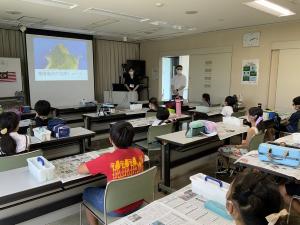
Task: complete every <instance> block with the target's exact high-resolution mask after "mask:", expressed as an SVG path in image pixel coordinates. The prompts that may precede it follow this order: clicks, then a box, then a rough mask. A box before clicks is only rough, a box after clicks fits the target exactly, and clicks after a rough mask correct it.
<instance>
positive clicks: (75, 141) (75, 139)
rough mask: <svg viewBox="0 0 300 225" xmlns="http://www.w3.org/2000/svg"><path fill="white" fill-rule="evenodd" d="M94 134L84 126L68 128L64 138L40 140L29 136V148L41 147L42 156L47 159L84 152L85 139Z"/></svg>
mask: <svg viewBox="0 0 300 225" xmlns="http://www.w3.org/2000/svg"><path fill="white" fill-rule="evenodd" d="M94 136H95V132H93V131H90V130H87V129H85V128H82V127H76V128H70V136H69V137H65V138H54V137H51V139H50V140H49V141H41V140H39V139H37V138H36V137H34V136H31V137H30V146H29V149H30V150H36V149H42V150H43V152H44V156H45V157H46V158H47V159H54V158H59V157H65V156H68V155H74V154H79V153H84V152H85V149H86V140H88V139H90V138H92V137H94ZM67 147H68V148H67ZM74 147H75V148H74ZM68 150H69V151H68Z"/></svg>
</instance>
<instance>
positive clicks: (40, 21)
mask: <svg viewBox="0 0 300 225" xmlns="http://www.w3.org/2000/svg"><path fill="white" fill-rule="evenodd" d="M37 1H45V0H37ZM50 1H51V0H50ZM59 1H64V2H68V3H74V4H77V5H78V6H77V7H75V8H73V9H65V8H60V7H53V6H46V5H41V4H36V3H29V2H26V1H22V0H0V24H2V26H3V25H4V24H6V26H7V25H8V26H11V27H17V26H18V25H20V24H23V25H25V26H27V27H33V28H41V29H51V30H62V31H69V32H76V33H87V34H94V35H98V36H101V37H103V38H113V39H119V40H122V38H123V37H124V36H126V37H128V40H131V41H134V40H137V41H138V40H145V39H159V38H167V37H173V36H180V35H187V34H191V33H202V32H208V31H215V30H221V29H229V28H236V27H245V26H251V25H260V24H268V23H276V22H284V21H289V20H299V19H300V0H272V2H275V3H278V4H280V5H282V6H284V7H287V8H289V9H290V10H293V11H294V12H296V15H294V16H290V17H281V18H279V17H275V16H272V15H269V14H266V13H264V12H261V11H258V10H255V9H252V8H250V7H248V6H246V5H244V4H243V3H244V2H248V1H250V0H156V1H155V0H59ZM157 2H160V3H163V4H164V6H162V7H157V6H155V3H157ZM88 8H97V9H103V10H108V11H112V12H114V13H119V14H126V15H130V16H134V17H138V18H145V19H150V20H149V21H145V22H140V21H139V19H137V20H135V19H129V18H122V16H121V17H120V16H116V15H110V16H109V15H105V16H104V15H102V14H98V13H91V12H85V10H86V9H88ZM188 10H196V11H198V13H197V14H192V15H187V14H185V11H188ZM7 11H17V12H20V14H17V15H15V14H11V13H7ZM155 21H162V22H164V23H163V24H159V25H152V24H150V22H155ZM174 25H175V26H177V27H175V28H174V27H173V26H174ZM178 26H181V29H178ZM179 28H180V27H179Z"/></svg>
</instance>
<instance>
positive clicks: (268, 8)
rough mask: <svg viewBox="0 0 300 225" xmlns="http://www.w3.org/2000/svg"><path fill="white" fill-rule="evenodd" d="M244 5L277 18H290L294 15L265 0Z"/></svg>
mask: <svg viewBox="0 0 300 225" xmlns="http://www.w3.org/2000/svg"><path fill="white" fill-rule="evenodd" d="M244 4H245V5H247V6H250V7H252V8H255V9H258V10H261V11H263V12H266V13H269V14H272V15H274V16H278V17H283V16H292V15H295V14H296V13H294V12H292V11H291V10H289V9H287V8H284V7H282V6H280V5H277V4H275V3H273V2H270V1H267V0H255V1H252V2H247V3H244Z"/></svg>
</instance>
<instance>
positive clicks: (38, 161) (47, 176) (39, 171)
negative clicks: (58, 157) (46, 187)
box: [27, 156, 55, 182]
mask: <svg viewBox="0 0 300 225" xmlns="http://www.w3.org/2000/svg"><path fill="white" fill-rule="evenodd" d="M27 163H28V169H29V171H30V173H31V174H32V175H33V176H34V177H35V178H36V179H37V180H38V181H39V182H45V181H48V180H52V179H53V178H54V174H55V166H54V165H53V164H52V163H51V162H49V161H48V160H47V159H45V158H44V157H43V156H37V157H32V158H28V159H27Z"/></svg>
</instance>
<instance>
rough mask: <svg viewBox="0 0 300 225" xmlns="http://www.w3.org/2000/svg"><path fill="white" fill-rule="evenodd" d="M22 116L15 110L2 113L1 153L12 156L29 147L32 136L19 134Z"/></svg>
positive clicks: (0, 117)
mask: <svg viewBox="0 0 300 225" xmlns="http://www.w3.org/2000/svg"><path fill="white" fill-rule="evenodd" d="M19 122H20V118H19V117H18V115H17V114H16V113H14V112H4V113H2V114H0V137H1V138H0V155H2V156H10V155H15V154H17V153H20V152H23V151H25V150H27V149H28V146H29V144H30V138H29V137H28V136H27V135H21V134H18V132H17V131H18V129H19Z"/></svg>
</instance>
